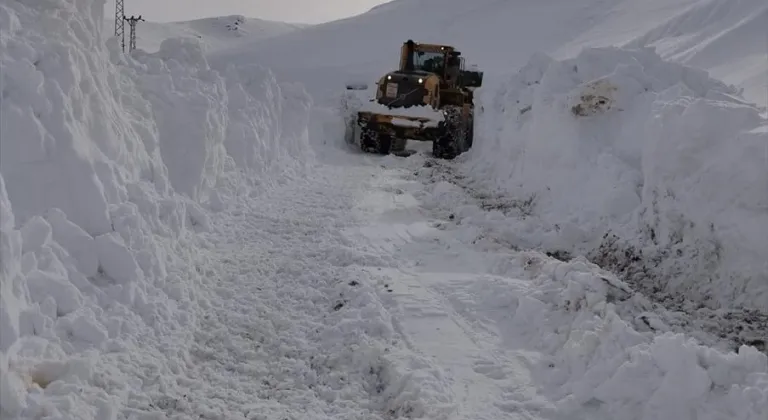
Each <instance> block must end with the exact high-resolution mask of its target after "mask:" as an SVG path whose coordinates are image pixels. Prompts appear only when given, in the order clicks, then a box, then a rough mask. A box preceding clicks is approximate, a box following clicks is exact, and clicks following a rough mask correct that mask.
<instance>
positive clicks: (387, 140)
mask: <svg viewBox="0 0 768 420" xmlns="http://www.w3.org/2000/svg"><path fill="white" fill-rule="evenodd" d="M360 148H361V149H363V151H364V152H368V153H378V154H380V155H388V154H389V150H390V149H391V148H392V137H390V136H389V135H387V134H380V133H379V132H378V131H376V130H374V129H371V128H363V129H362V130H361V132H360Z"/></svg>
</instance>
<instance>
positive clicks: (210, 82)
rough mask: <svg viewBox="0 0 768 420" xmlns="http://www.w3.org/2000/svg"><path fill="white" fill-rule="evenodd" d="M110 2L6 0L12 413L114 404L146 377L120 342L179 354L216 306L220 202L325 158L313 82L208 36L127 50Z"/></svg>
mask: <svg viewBox="0 0 768 420" xmlns="http://www.w3.org/2000/svg"><path fill="white" fill-rule="evenodd" d="M103 7H104V0H52V1H45V2H18V1H14V0H10V1H8V0H2V1H0V67H1V68H2V74H1V75H0V93H1V95H2V96H0V101H2V102H1V105H0V150H1V153H0V233H1V234H2V235H0V275H1V276H2V277H1V279H2V282H1V283H0V413H2V416H10V417H15V416H24V417H27V416H29V417H34V416H42V415H43V414H44V413H47V415H51V416H56V415H57V414H58V415H62V416H64V417H67V413H69V414H70V415H74V414H72V413H77V414H76V415H75V417H78V418H92V417H93V418H111V416H112V415H114V413H112V414H110V413H109V411H110V410H111V408H109V407H113V406H114V405H113V404H112V402H110V401H108V399H109V398H111V397H108V396H107V395H106V394H104V392H103V391H99V389H100V388H102V389H103V388H105V387H106V388H109V389H110V390H111V392H110V393H111V394H114V393H115V392H118V393H119V392H120V391H118V390H117V389H123V390H125V392H126V393H127V392H128V390H129V389H130V386H131V385H130V384H129V383H128V381H121V380H120V379H119V377H114V378H111V379H107V378H108V377H111V375H106V376H105V374H103V373H99V374H97V373H96V372H103V371H104V369H110V368H109V367H108V366H112V365H113V364H114V363H112V364H110V363H109V362H108V361H106V360H105V359H107V358H108V357H109V355H108V354H109V352H110V351H113V350H114V351H119V350H126V351H130V348H131V347H132V346H136V344H135V343H137V342H139V341H141V342H146V341H147V340H150V341H151V342H153V343H157V348H165V349H167V351H171V352H174V351H176V350H171V348H173V346H176V345H179V343H182V344H183V342H184V340H185V337H184V334H183V333H182V332H183V331H185V330H187V328H188V326H189V325H194V323H195V322H197V321H196V319H197V316H198V313H199V311H204V310H205V307H206V299H205V293H204V292H203V289H202V288H201V287H202V286H201V284H202V277H201V273H199V272H198V270H196V268H195V267H196V265H195V263H194V260H195V258H196V252H197V249H199V248H198V247H197V244H196V243H195V241H196V237H195V232H196V231H200V230H207V229H210V228H211V226H210V223H209V220H208V216H207V214H208V212H207V210H213V211H216V210H221V209H224V208H225V207H226V206H227V202H228V200H230V199H231V198H233V197H235V196H237V195H241V194H253V193H255V192H258V191H260V190H262V189H264V188H268V187H269V186H270V185H271V184H274V183H277V182H284V180H285V179H286V178H290V177H300V176H302V175H303V174H304V173H305V170H306V169H307V167H308V165H310V164H311V162H312V159H313V155H312V154H311V153H312V152H311V151H310V148H309V147H308V140H307V124H308V120H309V108H310V106H311V101H310V98H309V97H308V95H307V94H306V93H305V92H304V91H303V90H302V89H301V88H296V87H293V86H288V85H281V84H278V83H277V82H276V81H275V78H274V77H273V75H272V74H271V73H270V72H269V71H268V70H265V69H263V68H259V67H256V66H254V67H251V68H238V69H235V68H232V67H230V68H228V69H227V70H226V71H227V74H226V78H225V77H222V75H221V74H219V73H217V72H215V71H213V70H211V69H210V67H209V66H208V63H207V62H206V60H205V58H204V56H203V54H202V49H201V48H200V45H199V44H198V43H197V42H196V41H193V40H186V39H170V40H167V41H165V42H164V43H163V44H162V46H161V48H160V51H158V52H157V53H154V54H147V53H144V52H142V51H138V50H137V51H135V52H134V54H132V55H131V56H129V55H126V54H123V53H121V52H120V51H119V46H118V45H117V43H116V42H115V41H116V40H114V39H111V40H107V36H109V35H111V34H109V33H103V32H102V26H103V24H102V20H103V16H104V13H103ZM185 326H186V327H185ZM186 339H187V340H189V339H191V338H190V337H186ZM169 346H170V347H169ZM166 356H167V355H166ZM140 357H142V358H144V360H151V359H152V358H153V357H159V358H162V357H164V356H163V355H162V354H159V355H152V354H143V355H141V356H140ZM128 363H129V364H130V362H128ZM142 363H143V362H142ZM99 365H101V366H102V368H101V369H99V368H98V366H99ZM112 373H115V372H112ZM117 375H119V373H118V374H117ZM73 384H75V385H77V386H79V390H80V391H76V394H71V391H72V390H71V389H70V388H71V386H73ZM85 384H90V385H92V386H88V387H83V385H85ZM42 392H44V393H45V394H46V395H49V396H56V395H61V396H62V398H60V399H58V400H57V399H55V398H54V399H53V400H52V401H54V403H53V405H46V406H45V407H42V406H40V405H38V404H36V401H38V398H37V397H36V394H39V393H42ZM72 395H77V397H73V396H72ZM126 395H128V394H126ZM117 403H118V404H119V402H117ZM105 410H106V411H105Z"/></svg>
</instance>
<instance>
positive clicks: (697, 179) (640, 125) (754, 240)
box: [466, 48, 768, 308]
mask: <svg viewBox="0 0 768 420" xmlns="http://www.w3.org/2000/svg"><path fill="white" fill-rule="evenodd" d="M486 92H488V94H486V95H485V96H484V97H483V98H482V101H483V108H484V109H485V112H484V113H483V115H482V116H481V117H479V118H478V119H479V123H480V124H481V127H480V128H479V130H482V134H481V135H480V137H479V138H481V139H482V140H483V141H478V142H477V143H476V146H475V148H474V150H472V151H471V152H470V153H469V156H468V158H467V159H468V160H467V166H466V171H467V174H469V176H470V177H471V178H472V179H473V180H475V181H476V185H478V186H480V185H482V187H480V188H484V189H486V190H491V191H496V192H499V193H500V194H502V195H504V194H508V195H511V196H513V197H515V198H516V199H518V200H520V201H530V204H531V205H530V206H529V207H531V209H530V212H529V213H530V214H529V215H526V216H530V217H527V218H526V219H524V220H520V221H518V222H517V223H519V224H520V226H519V232H520V233H519V236H520V237H519V240H518V245H520V246H523V247H527V246H531V247H535V248H539V249H545V250H547V251H551V252H554V251H565V252H567V253H570V254H582V255H588V256H589V257H590V258H591V259H592V260H593V261H597V262H599V263H600V264H601V265H603V266H604V267H606V268H610V269H615V270H617V271H619V272H620V273H621V274H622V275H623V276H626V277H628V278H630V279H632V280H633V282H634V283H635V284H639V285H644V286H642V290H644V291H646V292H647V293H648V294H649V295H650V294H653V293H659V292H661V293H665V294H669V295H678V296H680V295H684V296H687V297H688V298H689V299H691V300H693V301H694V302H698V303H701V304H704V305H707V306H710V307H713V308H719V307H725V308H728V307H740V306H746V307H753V308H765V307H768V277H766V273H768V266H766V258H765V250H766V249H768V243H766V240H765V238H768V230H766V229H768V215H766V213H765V209H766V208H768V184H766V182H767V181H766V180H768V165H766V150H768V149H766V147H768V136H766V133H765V130H764V127H765V125H766V124H767V122H766V121H765V119H764V118H762V117H761V116H760V109H758V108H755V107H754V106H751V105H749V104H747V103H745V101H743V100H742V99H740V98H739V97H738V93H739V92H738V90H737V89H736V88H735V87H733V86H728V85H725V84H723V83H722V82H719V81H715V80H713V79H711V78H709V77H708V76H707V74H706V73H705V72H704V71H701V70H696V69H693V68H691V67H685V66H682V65H679V64H674V63H670V62H666V61H663V60H661V58H660V57H659V56H658V55H657V54H656V53H655V52H654V51H653V50H652V49H639V50H628V49H617V48H600V49H587V50H585V51H583V52H582V53H581V54H580V55H579V56H577V57H576V58H573V59H569V60H563V61H555V60H553V59H551V58H549V57H547V56H544V55H537V56H535V57H534V58H532V59H531V61H530V62H529V64H528V65H527V66H525V67H524V68H523V69H521V70H520V72H519V73H518V74H516V75H515V76H513V77H512V78H511V79H509V80H508V81H507V82H504V83H503V84H502V85H501V86H500V87H499V90H498V93H496V94H495V95H492V94H491V92H493V90H486ZM654 291H655V292H654Z"/></svg>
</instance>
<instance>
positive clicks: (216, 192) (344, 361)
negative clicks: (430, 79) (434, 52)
mask: <svg viewBox="0 0 768 420" xmlns="http://www.w3.org/2000/svg"><path fill="white" fill-rule="evenodd" d="M444 3H445V2H444V1H443V0H441V1H440V2H438V1H437V0H422V1H413V0H408V1H406V0H398V1H394V2H392V3H389V4H386V5H383V6H381V7H378V8H375V9H374V10H372V11H371V12H370V13H367V14H365V15H363V16H360V17H355V18H351V19H345V20H343V21H339V22H332V23H329V24H325V25H318V26H316V27H311V28H307V29H304V30H302V31H292V32H290V33H288V34H283V35H279V36H274V38H270V39H269V40H268V41H267V42H256V41H259V40H258V37H257V36H254V37H253V39H252V41H254V44H252V45H248V46H245V47H244V46H243V45H245V44H240V45H237V44H238V43H228V42H226V41H223V40H225V39H226V36H224V35H222V36H221V37H220V38H217V37H218V36H219V35H215V34H214V32H213V30H211V32H210V33H211V34H214V35H212V38H216V39H221V40H222V42H221V43H220V44H216V45H213V43H210V42H209V43H208V44H206V42H207V40H206V39H203V40H202V43H201V42H199V41H197V40H195V39H194V38H195V37H188V36H186V35H184V37H183V38H174V39H167V40H162V41H161V40H160V39H158V38H152V39H149V40H147V41H148V45H155V46H156V48H149V47H148V48H147V50H148V51H152V52H151V53H148V52H145V51H136V52H134V54H132V55H125V54H122V53H121V52H119V48H118V45H117V43H116V41H115V40H106V39H105V38H106V37H105V35H109V34H111V30H107V31H106V32H104V28H103V27H104V25H103V23H104V22H103V16H104V10H103V0H52V1H47V2H20V1H16V0H0V68H1V69H2V72H0V100H1V101H2V102H1V103H0V150H1V152H0V275H1V276H2V277H1V279H2V282H0V418H2V419H3V420H4V419H6V418H7V419H39V418H62V419H64V418H66V419H137V420H138V419H142V420H143V419H160V418H172V419H187V418H194V419H238V418H242V419H249V420H250V419H310V418H311V419H349V420H353V419H355V420H357V419H362V418H365V419H388V420H389V419H415V418H424V419H449V420H452V419H455V420H460V419H461V420H463V419H467V418H473V419H479V420H490V419H494V420H495V419H502V418H521V419H551V420H565V419H568V420H609V419H610V420H635V419H637V420H658V419H683V420H694V419H695V420H726V419H727V420H731V419H738V420H765V413H767V412H768V357H766V354H765V353H764V352H761V351H760V349H762V350H764V349H765V347H764V346H765V336H766V329H765V324H764V323H763V324H761V323H760V322H761V318H760V312H756V313H755V314H754V319H752V318H749V316H750V314H752V313H751V312H747V311H745V310H742V311H740V312H738V311H737V312H726V313H723V312H717V311H716V310H713V309H706V308H701V307H700V306H696V305H700V304H704V303H706V304H711V305H713V306H717V305H718V304H721V305H723V306H726V305H748V304H753V305H760V304H762V303H763V302H765V300H764V299H765V298H766V294H765V287H764V286H765V283H764V281H765V279H764V277H760V275H761V274H765V271H764V268H761V267H764V266H761V265H760V264H757V263H756V261H758V262H759V261H762V262H765V261H766V260H768V259H766V258H765V254H764V252H765V251H764V250H765V249H766V248H765V244H764V242H763V241H764V238H765V237H766V235H764V231H763V230H761V229H763V227H764V226H766V224H765V214H766V213H765V206H766V189H767V188H766V185H765V182H766V180H767V179H768V178H766V160H764V157H765V156H766V155H765V153H764V152H765V150H766V149H765V145H766V133H768V130H766V127H768V125H766V123H765V120H764V117H761V116H760V115H759V113H758V112H759V110H758V109H757V108H755V107H753V106H751V105H749V104H747V103H744V101H743V100H741V99H739V96H738V88H737V87H731V86H728V85H725V84H723V83H720V82H717V81H715V80H713V79H710V78H708V77H707V76H706V75H705V74H703V73H702V72H700V71H696V70H693V69H690V68H684V67H682V66H680V65H678V64H673V63H672V62H669V61H662V60H661V59H660V58H659V57H658V56H657V55H655V54H654V53H653V52H651V51H648V50H642V49H641V50H617V49H599V50H588V51H586V52H584V53H583V55H582V56H580V57H576V58H573V59H571V60H565V61H563V59H564V58H566V57H563V56H561V55H559V54H563V55H571V56H575V55H576V53H577V51H576V50H577V49H579V50H580V48H581V47H582V46H589V45H591V43H593V42H596V41H597V40H599V39H603V36H602V35H605V37H607V38H610V39H611V43H613V44H622V43H630V44H631V43H633V42H634V44H633V45H630V46H631V47H633V48H634V47H642V46H646V45H655V46H657V47H659V49H660V50H662V48H661V46H662V45H672V46H674V47H675V48H672V49H669V50H664V51H662V54H663V55H664V56H665V57H666V56H667V55H669V54H672V55H674V54H677V53H678V52H680V51H682V48H685V49H689V50H690V51H694V50H696V49H697V48H698V47H703V46H709V49H706V48H705V49H704V51H708V53H707V54H704V55H700V56H699V57H700V58H701V59H702V60H703V59H704V58H707V60H712V61H707V62H706V63H704V62H702V63H703V64H702V65H705V66H716V65H719V64H718V61H717V60H716V57H717V54H716V53H717V51H720V50H721V49H720V48H719V47H717V44H716V43H714V42H713V43H706V42H705V41H706V40H710V39H712V38H711V37H708V36H705V35H706V34H707V33H708V32H707V31H711V33H718V34H720V33H723V32H722V31H718V28H726V29H728V31H727V33H728V34H730V35H729V36H727V37H720V38H718V39H720V40H722V41H721V42H723V43H727V44H728V45H729V46H732V45H734V44H731V42H733V43H736V42H737V40H739V39H740V38H739V33H740V32H739V28H741V27H742V26H740V25H741V22H755V21H756V20H754V19H757V17H759V16H762V15H760V14H759V13H764V12H761V10H762V9H760V7H762V5H761V4H759V3H757V2H749V1H746V0H745V1H735V0H732V1H730V2H729V1H728V0H717V1H714V2H703V1H701V2H700V1H695V0H674V1H670V0H651V1H647V2H642V4H641V3H639V2H632V1H628V0H627V1H623V0H610V1H603V0H594V1H585V2H571V1H564V0H562V1H553V2H536V3H535V5H531V4H530V3H526V5H528V6H530V7H526V8H525V9H524V11H523V10H522V9H521V7H520V6H521V4H523V2H518V1H510V2H498V1H495V0H494V1H491V0H478V1H477V2H474V3H473V2H457V4H456V6H457V7H440V8H435V6H436V5H444ZM710 4H712V5H714V6H709V5H710ZM717 5H720V7H719V8H718V7H716V6H717ZM758 6H760V7H758ZM707 7H712V8H711V9H707ZM429 10H431V11H433V12H435V14H436V17H435V22H433V23H434V24H435V25H434V26H433V25H426V24H424V19H423V15H424V14H425V11H429ZM707 10H710V11H713V12H712V13H707ZM718 10H728V11H731V12H732V14H730V15H728V16H729V18H728V19H726V20H717V19H712V20H711V24H712V25H711V26H706V27H704V28H705V29H704V30H701V32H699V28H701V27H700V26H697V25H695V24H694V23H695V22H694V23H691V24H690V25H681V26H680V28H681V31H682V32H680V33H677V32H674V31H673V30H671V29H670V28H671V26H665V25H664V22H668V21H669V19H679V20H681V21H684V20H685V19H684V17H685V16H693V17H696V16H698V17H702V16H703V17H711V16H713V13H715V12H716V11H718ZM756 11H757V12H756ZM755 13H757V14H755ZM755 16H757V17H755ZM222 19H224V20H226V19H227V18H222ZM462 19H464V20H462ZM393 21H394V22H399V24H402V31H401V30H392V22H393ZM466 21H469V22H474V23H475V24H477V26H478V30H477V32H467V31H466V28H467V25H466V24H464V23H461V22H465V23H466ZM211 22H214V23H216V22H218V21H217V20H211ZM481 23H482V25H480V24H481ZM545 23H546V24H545ZM630 23H631V24H630ZM216 24H217V23H216ZM438 24H443V25H445V24H448V25H446V26H443V27H440V26H438ZM718 25H721V26H718ZM213 26H215V25H213ZM167 28H174V27H173V26H172V25H169V26H167ZM442 28H444V29H442ZM747 28H751V29H750V30H749V31H745V32H748V33H749V34H750V36H751V37H752V38H749V39H751V40H753V41H754V39H755V38H754V34H756V33H757V30H756V29H755V28H756V26H755V24H750V26H747ZM108 29H109V28H108ZM411 30H413V32H412V36H409V37H413V38H414V39H418V40H427V41H437V42H439V41H444V40H445V41H447V42H453V41H456V42H459V43H460V44H461V45H460V46H461V48H462V49H463V50H464V51H465V56H467V57H468V59H470V61H476V62H478V63H479V64H481V68H483V69H488V68H491V69H492V71H491V72H490V73H489V74H488V75H487V78H486V83H487V85H488V87H487V88H485V89H484V90H483V92H485V93H483V94H482V95H483V97H482V98H481V99H482V103H481V107H482V109H483V111H482V113H481V114H479V116H480V118H478V123H479V126H478V137H477V138H476V141H475V148H474V149H473V151H472V152H470V153H468V154H467V155H465V156H462V157H461V158H460V159H458V160H457V161H456V162H452V163H449V162H440V161H435V160H433V159H431V158H429V157H428V156H427V155H428V154H425V153H419V154H416V155H414V156H411V157H410V158H407V159H399V158H395V157H392V156H387V157H378V156H372V155H363V154H361V153H359V152H351V151H350V149H349V148H348V147H346V146H345V145H344V142H343V133H344V118H345V117H349V113H350V111H351V109H350V108H348V109H338V100H339V96H344V94H343V93H342V94H340V93H339V90H340V89H342V88H343V86H344V83H346V82H347V81H349V80H348V79H350V78H356V79H363V81H365V82H366V83H370V82H371V81H372V80H374V79H372V78H375V77H378V76H379V75H380V74H381V73H382V72H384V71H387V70H391V64H392V63H396V62H397V59H396V57H397V52H398V48H399V47H400V43H401V42H402V41H403V40H404V39H402V37H403V34H404V33H408V34H411V32H409V31H411ZM167 31H169V32H168V33H173V34H174V36H176V35H177V32H175V31H176V29H167ZM207 31H208V29H205V31H203V30H202V29H201V30H200V33H201V32H205V33H206V34H208V32H207ZM514 31H519V32H516V33H514ZM536 34H540V36H538V35H536ZM601 34H602V35H601ZM182 35H183V34H182ZM523 35H525V36H523ZM609 35H610V36H609ZM693 35H697V36H698V35H700V36H702V38H699V39H700V40H702V41H700V42H698V43H696V42H694V43H692V44H686V43H685V42H682V41H684V40H685V39H687V38H685V37H686V36H693ZM148 36H150V37H153V36H154V35H148ZM157 36H158V37H159V36H162V37H165V36H166V35H164V34H160V35H157ZM443 36H444V37H445V39H443ZM366 37H368V38H366ZM675 37H678V38H677V39H673V38H675ZM204 38H205V36H204ZM243 38H245V37H243ZM424 38H427V39H424ZM530 39H534V40H536V41H535V42H530V41H529V40H530ZM688 39H689V38H688ZM495 40H498V41H495ZM674 40H676V41H680V42H677V43H667V44H665V42H667V41H674ZM491 41H492V42H491ZM569 43H570V44H571V45H569ZM224 44H227V46H230V45H233V48H232V49H230V50H229V51H218V50H217V49H218V48H219V47H223V46H224ZM673 44H674V45H673ZM750 45H751V49H750V50H749V51H750V54H753V55H754V53H755V50H754V48H755V45H756V44H754V43H751V44H750ZM697 46H698V47H697ZM155 50H156V51H155ZM384 51H391V55H388V54H384V53H383V52H384ZM537 51H544V52H548V53H552V56H553V57H555V58H557V60H555V59H554V58H549V57H547V56H545V55H542V54H537V55H535V56H534V57H533V58H532V57H531V54H532V53H535V52H537ZM731 54H732V55H731V56H729V57H728V59H729V61H734V60H738V59H741V58H744V57H742V56H739V55H738V53H737V52H735V51H733V52H732V53H731ZM695 56H696V54H693V55H686V54H683V55H681V56H679V57H668V58H672V59H677V60H678V61H685V60H687V59H691V60H693V58H691V57H695ZM387 57H389V58H387ZM475 59H476V60H475ZM558 60H559V61H558ZM745 60H746V59H745ZM526 61H529V64H528V65H527V66H525V67H524V68H523V69H522V71H521V72H519V73H518V72H517V68H518V66H521V65H523V64H524V63H525V62H526ZM705 61H706V60H705ZM720 64H722V63H720ZM270 68H271V69H272V70H270ZM708 68H709V67H708ZM755 74H757V73H755ZM276 75H277V76H276ZM745 75H746V76H749V75H748V74H746V73H745ZM746 76H744V77H746ZM744 77H742V76H739V78H744ZM749 77H751V76H749ZM749 77H747V79H749V80H750V81H752V80H753V79H750V78H749ZM745 80H746V79H745ZM294 81H300V82H303V84H304V86H302V85H299V84H294V83H292V82H294ZM737 82H738V81H734V83H737ZM745 83H746V82H745ZM750 83H752V82H750ZM748 86H749V83H746V84H745V85H743V86H741V87H748ZM305 88H306V90H307V91H309V92H310V93H312V94H313V96H310V95H308V93H307V91H305ZM329 92H332V93H333V95H328V96H325V95H324V93H329ZM479 92H480V91H479ZM602 97H604V98H605V100H602V99H601V98H602ZM601 100H602V103H601ZM518 101H519V103H518ZM347 105H350V106H354V103H351V104H350V103H347ZM521 153H525V154H526V155H528V157H527V158H526V159H521V158H520V156H521ZM714 157H717V159H715V158H714ZM521 162H522V163H524V164H521ZM682 168H685V169H686V171H685V172H682V171H680V169H682ZM520 183H522V184H523V185H522V186H520V185H519V184H520ZM627 186H628V188H627ZM670 191H671V192H670ZM534 193H535V194H536V195H535V196H534ZM555 193H559V194H558V195H557V196H555V195H554V194H555ZM547 194H549V195H547ZM531 197H534V199H531ZM536 197H539V199H536ZM541 197H543V199H541ZM654 197H656V198H655V199H654ZM654 212H657V213H658V215H657V214H656V213H654ZM563 219H565V220H563ZM607 228H610V229H612V231H613V232H615V233H616V235H617V237H618V238H619V242H617V243H619V244H620V245H622V246H634V247H635V248H642V250H643V252H650V254H649V255H650V256H651V257H653V258H655V259H654V260H653V261H656V260H658V261H659V265H658V267H656V268H655V269H656V270H657V271H653V268H651V269H645V270H641V269H640V268H643V267H640V268H638V267H637V266H634V265H631V264H630V265H629V266H622V265H621V264H618V263H617V261H618V260H615V259H614V260H611V259H610V258H608V257H610V256H611V255H614V254H611V252H605V253H604V254H601V255H603V256H605V258H604V260H603V261H601V263H602V264H604V265H605V266H606V267H607V268H610V269H613V270H615V271H617V272H618V273H617V274H614V273H611V272H609V271H606V270H605V269H602V268H600V267H598V266H596V265H594V264H591V263H589V262H588V261H586V260H585V259H584V258H583V257H577V258H575V259H570V258H569V257H570V255H567V254H575V253H578V252H579V251H588V250H589V249H591V248H590V247H592V248H594V246H596V245H597V243H598V242H595V241H599V240H601V239H602V237H601V236H600V234H601V232H602V231H601V229H603V230H605V229H607ZM638 229H640V231H641V233H643V234H645V235H646V236H639V235H638V234H637V230H638ZM649 229H652V231H653V233H652V234H651V233H650V230H649ZM654 238H656V239H655V240H654ZM590 240H592V242H590ZM655 241H656V242H655ZM657 242H658V243H657ZM761 247H762V248H761ZM539 251H541V252H539ZM608 251H611V249H608ZM547 252H549V253H550V254H551V255H554V256H556V257H558V258H559V259H562V260H569V259H570V261H561V260H559V259H557V258H551V257H549V256H547V255H546V253H547ZM678 252H682V253H683V254H682V255H679V254H678ZM713 253H714V255H716V256H717V257H718V259H716V260H714V261H715V262H716V264H715V265H714V266H712V265H710V264H711V263H712V261H713V260H712V258H710V257H711V256H712V255H713ZM644 255H645V254H644ZM688 257H691V258H688ZM761 257H762V260H760V258H761ZM593 259H594V258H593ZM642 261H644V260H641V262H642ZM750 270H751V272H750ZM760 270H763V271H762V272H761V271H760ZM638 273H639V274H647V273H650V275H649V277H648V278H649V279H662V280H663V281H664V283H665V284H662V285H661V286H666V283H668V287H662V288H657V287H655V286H656V284H655V283H653V282H650V283H648V282H644V279H645V277H642V276H640V277H638V276H637V275H638ZM697 273H707V275H710V276H711V277H712V280H711V281H706V282H698V281H695V280H696V275H697ZM633 275H635V276H633ZM724 276H730V277H729V278H728V281H722V280H723V278H724ZM761 279H762V280H761ZM761 281H763V283H761ZM657 289H663V290H657ZM680 291H684V292H685V294H684V295H681V294H680V293H679V292H680ZM664 293H667V294H668V298H664V296H661V297H660V296H659V295H658V294H664ZM676 296H677V297H680V296H682V298H679V300H681V301H682V302H677V301H676V300H675V297H676ZM665 299H666V300H665ZM674 303H680V305H679V306H675V305H674ZM689 304H690V305H693V306H694V309H696V311H693V310H692V309H691V308H690V307H688V306H686V305H689ZM665 305H666V307H665ZM708 314H709V315H711V316H710V317H709V318H707V317H706V315H708ZM734 316H735V317H736V318H734ZM762 321H763V322H764V321H765V320H764V319H762ZM761 340H762V341H761ZM761 342H762V345H761V344H760V343H761ZM746 344H752V345H753V346H749V345H746Z"/></svg>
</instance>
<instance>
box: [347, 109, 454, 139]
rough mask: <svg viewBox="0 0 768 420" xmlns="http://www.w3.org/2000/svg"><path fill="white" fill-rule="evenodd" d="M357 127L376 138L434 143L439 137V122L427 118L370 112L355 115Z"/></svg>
mask: <svg viewBox="0 0 768 420" xmlns="http://www.w3.org/2000/svg"><path fill="white" fill-rule="evenodd" d="M357 125H358V126H360V128H362V129H363V130H370V131H372V132H375V133H376V134H377V135H378V136H382V135H385V136H389V137H395V138H401V139H409V140H418V141H434V140H435V139H437V138H438V137H439V136H440V121H438V120H435V119H432V118H429V117H417V116H408V115H388V114H379V113H375V112H370V111H361V112H358V113H357Z"/></svg>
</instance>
